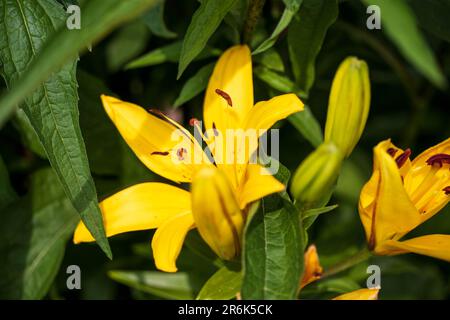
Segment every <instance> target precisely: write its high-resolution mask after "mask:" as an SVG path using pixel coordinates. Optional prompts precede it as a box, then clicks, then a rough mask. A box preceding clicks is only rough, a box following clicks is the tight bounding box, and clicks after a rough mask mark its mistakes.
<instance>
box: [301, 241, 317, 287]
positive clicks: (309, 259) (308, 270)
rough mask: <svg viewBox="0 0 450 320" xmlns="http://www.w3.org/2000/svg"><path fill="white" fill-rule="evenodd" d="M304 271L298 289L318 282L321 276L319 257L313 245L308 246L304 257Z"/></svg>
mask: <svg viewBox="0 0 450 320" xmlns="http://www.w3.org/2000/svg"><path fill="white" fill-rule="evenodd" d="M304 257H305V258H304V265H305V271H304V272H303V277H302V279H301V281H300V289H303V287H305V286H307V285H308V284H310V283H311V282H314V281H316V280H319V279H320V278H321V277H322V274H323V268H322V266H321V265H320V260H319V255H318V254H317V248H316V246H315V245H310V246H309V247H308V249H307V250H306V251H305V255H304Z"/></svg>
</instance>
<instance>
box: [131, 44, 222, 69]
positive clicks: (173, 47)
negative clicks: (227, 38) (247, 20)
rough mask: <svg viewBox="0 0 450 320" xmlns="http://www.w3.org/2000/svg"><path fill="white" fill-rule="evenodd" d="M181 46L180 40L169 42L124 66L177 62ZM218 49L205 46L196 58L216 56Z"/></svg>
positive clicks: (132, 67) (138, 66)
mask: <svg viewBox="0 0 450 320" xmlns="http://www.w3.org/2000/svg"><path fill="white" fill-rule="evenodd" d="M182 46H183V42H182V41H177V42H174V43H171V44H169V45H167V46H164V47H161V48H158V49H155V50H152V51H150V52H148V53H146V54H144V55H143V56H141V57H139V58H137V59H135V60H133V61H131V62H130V63H128V64H127V65H126V66H125V69H126V70H128V69H136V68H143V67H150V66H154V65H158V64H161V63H164V62H177V61H178V59H179V58H180V53H181V47H182ZM219 54H220V51H219V50H217V49H213V48H211V47H206V48H205V49H204V50H203V51H202V52H201V53H200V54H199V55H198V56H197V59H198V60H200V59H204V58H209V57H212V56H217V55H219Z"/></svg>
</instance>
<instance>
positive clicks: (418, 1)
mask: <svg viewBox="0 0 450 320" xmlns="http://www.w3.org/2000/svg"><path fill="white" fill-rule="evenodd" d="M408 3H409V4H410V5H411V7H412V9H413V10H414V13H415V15H416V17H417V20H418V21H419V24H420V26H421V27H423V28H424V29H425V30H427V31H429V32H431V33H432V34H433V35H435V36H436V37H439V38H440V39H444V40H445V41H447V42H450V28H449V27H448V21H449V20H450V1H449V0H428V1H423V0H408Z"/></svg>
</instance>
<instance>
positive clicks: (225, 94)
mask: <svg viewBox="0 0 450 320" xmlns="http://www.w3.org/2000/svg"><path fill="white" fill-rule="evenodd" d="M215 92H216V93H217V94H218V95H219V96H221V97H222V98H224V99H225V101H226V102H227V103H228V105H229V106H230V107H232V106H233V101H232V100H231V97H230V95H229V94H228V93H226V92H225V91H223V90H220V89H216V90H215Z"/></svg>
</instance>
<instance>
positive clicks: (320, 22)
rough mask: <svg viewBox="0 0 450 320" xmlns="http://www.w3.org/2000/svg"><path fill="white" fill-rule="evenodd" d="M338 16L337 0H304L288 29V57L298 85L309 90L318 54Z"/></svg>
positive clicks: (303, 89)
mask: <svg viewBox="0 0 450 320" xmlns="http://www.w3.org/2000/svg"><path fill="white" fill-rule="evenodd" d="M337 16H338V4H337V0H303V3H302V6H301V7H300V10H299V11H298V13H297V14H296V15H295V17H294V19H293V20H292V22H291V24H290V26H289V30H288V46H289V56H290V59H291V63H292V69H293V70H292V71H293V73H294V76H295V80H296V84H297V87H298V88H299V89H300V90H302V91H303V92H304V93H305V94H308V93H309V90H310V89H311V87H312V85H313V83H314V78H315V63H316V57H317V55H318V53H319V51H320V49H321V48H322V44H323V41H324V39H325V35H326V33H327V30H328V28H329V27H330V26H331V25H332V24H333V23H334V21H335V20H336V18H337Z"/></svg>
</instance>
